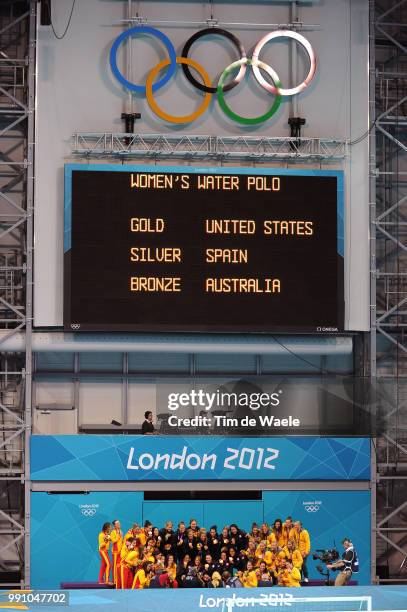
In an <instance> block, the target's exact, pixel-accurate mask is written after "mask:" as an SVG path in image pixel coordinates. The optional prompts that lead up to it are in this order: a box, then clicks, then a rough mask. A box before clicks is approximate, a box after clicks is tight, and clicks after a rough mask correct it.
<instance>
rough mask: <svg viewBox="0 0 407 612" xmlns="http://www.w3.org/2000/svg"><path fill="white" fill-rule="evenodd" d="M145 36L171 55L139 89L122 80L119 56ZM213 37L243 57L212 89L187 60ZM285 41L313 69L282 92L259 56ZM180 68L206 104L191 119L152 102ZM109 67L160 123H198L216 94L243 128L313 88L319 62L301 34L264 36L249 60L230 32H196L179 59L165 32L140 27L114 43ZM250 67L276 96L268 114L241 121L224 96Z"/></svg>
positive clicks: (286, 32) (197, 67)
mask: <svg viewBox="0 0 407 612" xmlns="http://www.w3.org/2000/svg"><path fill="white" fill-rule="evenodd" d="M144 33H146V34H151V35H153V36H156V37H157V38H159V39H160V40H161V42H162V43H163V44H164V45H165V47H166V48H167V51H168V55H169V59H166V60H163V61H161V62H160V63H159V64H157V66H155V67H154V68H152V70H150V72H149V74H148V76H147V80H146V84H145V86H144V85H136V84H135V83H132V82H130V81H129V80H127V79H126V78H125V77H124V76H123V74H122V73H121V72H120V70H119V68H118V66H117V53H118V49H119V47H120V45H121V43H122V42H123V41H125V40H126V39H127V38H128V37H130V36H133V35H137V34H144ZM214 33H215V34H219V35H220V36H223V37H225V38H227V39H228V40H230V41H231V42H232V43H233V45H234V46H235V47H236V49H237V50H238V51H239V53H240V56H241V57H240V59H239V60H237V61H235V62H233V63H232V64H230V66H228V67H227V68H226V69H225V70H224V71H223V73H222V75H221V77H220V79H219V82H218V84H217V85H216V86H214V85H212V83H211V80H210V78H209V76H208V74H207V73H206V71H205V70H204V68H203V67H202V66H201V65H200V64H198V63H197V62H196V61H195V60H192V59H190V58H189V57H188V53H189V50H190V48H191V46H192V45H193V44H194V43H195V42H196V41H197V40H199V39H200V38H202V37H203V36H206V35H208V34H214ZM284 37H285V38H291V39H293V40H296V41H297V42H298V43H299V44H301V45H302V46H303V47H304V49H305V50H306V51H307V53H308V57H309V61H310V68H309V71H308V74H307V76H306V78H305V80H304V81H303V82H302V83H300V84H299V85H297V86H296V87H292V88H290V89H283V88H282V87H281V82H280V79H279V77H278V75H277V73H276V72H275V70H274V69H273V68H271V66H269V65H268V64H265V63H264V62H262V61H261V60H260V59H259V55H260V53H261V51H262V49H263V47H264V45H265V44H266V43H268V42H269V41H270V40H273V39H275V38H284ZM177 64H181V65H182V69H183V71H184V74H185V76H186V78H187V79H188V81H189V82H190V83H191V84H192V85H193V86H194V87H196V88H197V89H199V90H201V91H203V92H204V93H205V97H204V100H203V102H202V104H201V105H200V107H199V108H198V110H197V111H195V112H193V113H191V114H190V115H185V116H181V117H174V116H173V115H170V114H168V113H166V112H164V111H163V110H162V109H161V108H160V107H159V106H158V105H157V103H156V102H155V100H154V98H153V94H154V93H155V92H156V91H157V90H158V89H160V88H161V87H163V86H164V85H165V84H166V83H168V81H169V80H170V79H171V77H172V76H173V75H174V73H175V70H176V67H177ZM110 66H111V69H112V72H113V74H114V76H115V77H116V78H117V80H118V81H119V82H120V83H121V84H122V85H123V86H124V87H126V88H127V89H130V90H131V91H134V92H138V93H143V94H144V95H145V96H146V98H147V102H148V104H149V106H150V108H151V109H152V111H153V112H154V113H155V114H156V115H157V116H158V117H160V118H161V119H165V120H166V121H169V122H170V123H177V124H181V123H188V122H191V121H194V120H195V119H197V118H198V117H200V116H201V115H202V114H203V113H204V112H205V110H206V109H207V108H208V106H209V104H210V96H211V95H212V94H214V93H216V94H217V99H218V101H219V105H220V107H221V109H222V110H223V112H224V113H225V114H226V115H227V116H228V117H229V118H230V119H232V120H233V121H237V122H238V123H241V124H244V125H256V124H259V123H262V122H264V121H266V120H267V119H270V117H272V116H273V115H274V114H275V113H276V112H277V110H278V108H279V106H280V104H281V98H282V96H286V97H287V96H293V95H296V94H298V93H300V92H302V91H304V89H305V88H306V87H307V86H308V85H309V84H310V82H311V81H312V79H313V78H314V76H315V73H316V68H317V59H316V55H315V53H314V50H313V48H312V46H311V44H310V42H309V41H308V40H307V39H306V38H305V37H304V36H302V35H301V34H298V32H293V31H291V30H276V31H274V32H270V33H269V34H267V35H266V36H264V37H263V38H262V39H261V40H260V41H259V42H258V43H257V45H256V46H255V48H254V51H253V56H252V58H251V59H248V58H247V56H246V51H245V49H244V47H243V45H242V43H241V42H240V41H239V39H238V38H237V37H236V36H235V35H234V34H232V33H231V32H228V31H227V30H223V29H221V28H205V29H203V30H200V31H199V32H197V33H196V34H194V35H193V36H191V37H190V38H189V39H188V40H187V42H186V43H185V45H184V48H183V50H182V55H181V56H177V55H176V51H175V49H174V46H173V44H172V42H171V41H170V39H169V38H168V37H167V36H166V35H165V34H164V33H163V32H161V31H160V30H157V29H156V28H152V27H150V26H144V25H141V26H135V27H133V28H129V29H128V30H125V31H124V32H122V34H120V36H118V38H117V39H116V40H115V41H114V43H113V45H112V48H111V50H110ZM189 66H190V67H192V68H194V69H195V70H196V71H197V72H198V73H199V74H200V76H201V77H202V80H203V83H201V82H200V81H198V80H197V79H196V78H195V77H194V76H193V75H192V73H191V70H190V69H189ZM247 66H252V67H253V73H254V75H255V78H256V80H257V81H258V83H259V84H260V85H261V86H262V87H263V88H264V89H265V90H266V91H267V92H268V93H271V94H274V95H275V96H276V98H275V100H274V103H273V105H272V106H271V108H270V109H269V110H268V111H267V112H266V113H264V114H263V115H260V116H258V117H251V118H250V117H242V116H240V115H237V114H236V113H234V112H233V111H232V110H231V109H230V108H229V106H228V105H227V104H226V102H225V97H224V94H225V92H227V91H230V90H231V89H233V88H234V87H236V85H238V84H239V83H240V82H241V81H242V80H243V77H244V75H245V73H246V69H247ZM163 68H167V70H166V72H165V74H164V76H162V77H161V78H160V79H159V80H158V81H157V82H154V79H155V78H156V77H157V75H158V74H159V72H160V71H161V70H162V69H163ZM235 68H239V72H238V74H237V75H236V76H235V77H234V79H233V80H232V81H231V82H230V83H228V84H224V83H225V79H226V77H227V76H228V75H229V74H230V73H231V71H232V70H234V69H235ZM260 70H264V71H265V72H267V74H268V75H269V76H270V77H271V80H272V83H269V82H268V81H267V80H266V79H265V78H264V76H263V75H262V73H261V72H260Z"/></svg>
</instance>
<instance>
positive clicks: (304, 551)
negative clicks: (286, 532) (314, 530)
mask: <svg viewBox="0 0 407 612" xmlns="http://www.w3.org/2000/svg"><path fill="white" fill-rule="evenodd" d="M290 540H294V542H295V547H296V548H298V550H299V551H300V553H301V556H302V567H301V570H302V575H303V577H304V581H305V582H308V568H307V557H308V555H309V554H310V552H311V540H310V537H309V533H308V531H307V530H306V529H303V528H302V524H301V521H295V523H294V527H293V529H291V531H290Z"/></svg>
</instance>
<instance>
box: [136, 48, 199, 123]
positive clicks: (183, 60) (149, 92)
mask: <svg viewBox="0 0 407 612" xmlns="http://www.w3.org/2000/svg"><path fill="white" fill-rule="evenodd" d="M176 62H177V64H187V65H188V66H192V68H195V70H196V71H197V72H199V74H200V75H201V76H202V78H203V81H204V83H205V85H206V86H207V87H209V86H210V84H211V81H210V78H209V76H208V73H207V72H206V70H204V69H203V68H202V66H201V65H200V64H198V63H197V62H196V61H195V60H193V59H190V58H188V57H177V58H176ZM169 64H170V60H163V61H162V62H160V63H159V64H157V66H155V67H154V68H153V69H152V70H150V72H149V74H148V77H147V81H146V98H147V102H148V103H149V105H150V108H151V110H152V111H154V112H155V114H156V115H158V116H159V117H161V119H165V121H169V122H170V123H189V122H190V121H194V120H195V119H198V117H200V116H201V115H202V114H203V113H204V112H205V111H206V109H207V108H208V106H209V104H210V101H211V94H210V93H206V94H205V96H204V100H203V102H202V104H201V106H200V107H199V108H198V110H196V111H195V112H194V113H191V114H190V115H184V116H183V117H174V116H173V115H169V114H168V113H165V112H164V111H162V110H161V108H160V107H159V106H158V105H157V103H156V102H155V100H154V98H153V90H154V85H153V80H154V77H156V76H157V74H158V73H159V72H160V70H161V69H162V68H165V67H166V66H168V65H169Z"/></svg>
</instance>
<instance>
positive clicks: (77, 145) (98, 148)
mask: <svg viewBox="0 0 407 612" xmlns="http://www.w3.org/2000/svg"><path fill="white" fill-rule="evenodd" d="M71 147H72V149H71V151H72V155H73V156H74V157H79V158H81V159H83V158H88V159H103V158H113V159H120V160H123V159H126V160H131V159H140V158H146V159H151V158H152V159H155V160H162V159H187V160H194V159H196V160H204V159H207V160H214V161H218V162H219V161H233V160H240V161H242V160H246V161H253V162H256V163H261V162H268V161H282V162H284V161H287V162H288V161H291V162H301V161H302V162H306V161H308V162H310V161H311V162H315V161H317V162H318V161H321V162H325V163H328V162H336V161H338V160H342V159H344V158H345V157H347V156H348V153H349V143H348V142H346V141H345V140H337V139H336V140H335V139H328V138H289V137H288V138H285V137H281V138H264V137H261V138H255V137H249V136H206V135H205V136H204V135H202V136H198V135H193V136H192V135H188V136H186V135H176V134H175V135H174V134H165V135H164V134H112V133H107V132H105V133H102V134H100V133H76V134H73V136H72V144H71Z"/></svg>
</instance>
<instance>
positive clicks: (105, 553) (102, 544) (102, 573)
mask: <svg viewBox="0 0 407 612" xmlns="http://www.w3.org/2000/svg"><path fill="white" fill-rule="evenodd" d="M110 529H111V525H110V523H104V525H103V527H102V531H101V532H100V533H99V536H98V544H99V554H100V559H101V562H100V570H99V584H103V583H106V582H109V579H110V578H109V577H110V568H111V562H110V558H109V546H110Z"/></svg>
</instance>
